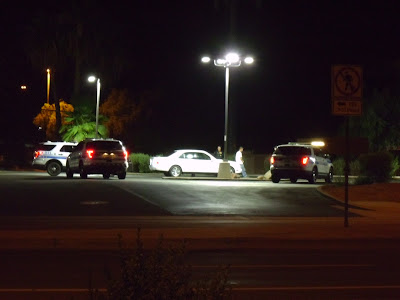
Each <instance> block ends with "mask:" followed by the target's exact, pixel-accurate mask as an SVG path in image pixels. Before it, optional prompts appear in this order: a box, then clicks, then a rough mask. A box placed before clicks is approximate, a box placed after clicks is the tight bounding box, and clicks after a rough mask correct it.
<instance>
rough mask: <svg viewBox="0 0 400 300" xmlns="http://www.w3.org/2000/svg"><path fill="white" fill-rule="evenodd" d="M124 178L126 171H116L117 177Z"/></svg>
mask: <svg viewBox="0 0 400 300" xmlns="http://www.w3.org/2000/svg"><path fill="white" fill-rule="evenodd" d="M125 178H126V171H122V172H121V173H118V179H125Z"/></svg>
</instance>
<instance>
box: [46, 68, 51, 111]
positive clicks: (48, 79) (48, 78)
mask: <svg viewBox="0 0 400 300" xmlns="http://www.w3.org/2000/svg"><path fill="white" fill-rule="evenodd" d="M46 72H47V104H49V95H50V69H47V70H46Z"/></svg>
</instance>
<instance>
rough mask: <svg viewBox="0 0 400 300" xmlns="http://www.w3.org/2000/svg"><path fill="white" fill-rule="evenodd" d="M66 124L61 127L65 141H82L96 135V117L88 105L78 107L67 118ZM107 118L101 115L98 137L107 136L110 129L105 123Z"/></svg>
mask: <svg viewBox="0 0 400 300" xmlns="http://www.w3.org/2000/svg"><path fill="white" fill-rule="evenodd" d="M65 120H66V124H65V125H63V126H62V127H61V130H60V133H62V134H63V139H64V141H67V142H80V141H82V140H84V139H85V138H95V137H96V117H95V115H94V114H93V112H92V111H91V110H90V109H89V108H88V107H85V106H83V107H77V109H76V110H75V111H74V112H72V113H70V114H69V115H68V116H67V117H66V118H65ZM105 121H106V118H105V117H104V116H102V115H99V126H98V130H99V131H98V137H100V138H107V137H108V131H107V128H106V127H105V126H104V125H103V123H104V122H105Z"/></svg>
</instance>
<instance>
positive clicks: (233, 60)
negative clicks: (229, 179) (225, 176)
mask: <svg viewBox="0 0 400 300" xmlns="http://www.w3.org/2000/svg"><path fill="white" fill-rule="evenodd" d="M201 61H202V62H203V63H209V62H210V61H211V58H210V57H208V56H204V57H203V58H202V59H201ZM243 61H244V63H246V64H252V63H253V62H254V59H253V58H252V57H250V56H248V57H246V58H244V60H243ZM241 64H242V59H241V57H240V56H239V54H237V53H234V52H230V53H228V54H227V55H225V57H224V58H217V59H214V65H215V66H217V67H224V68H225V133H224V160H225V161H227V160H228V158H227V149H228V112H229V68H231V67H235V68H237V67H240V65H241Z"/></svg>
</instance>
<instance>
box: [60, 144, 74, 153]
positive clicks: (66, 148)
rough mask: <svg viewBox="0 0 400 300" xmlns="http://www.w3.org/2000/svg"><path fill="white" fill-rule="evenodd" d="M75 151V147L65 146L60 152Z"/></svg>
mask: <svg viewBox="0 0 400 300" xmlns="http://www.w3.org/2000/svg"><path fill="white" fill-rule="evenodd" d="M72 150H74V146H71V145H64V146H62V147H61V149H60V152H72Z"/></svg>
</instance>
